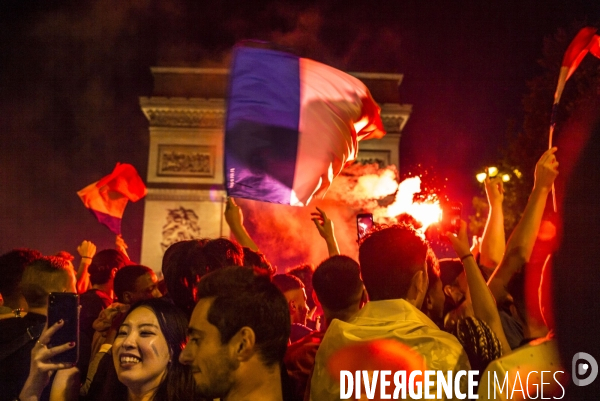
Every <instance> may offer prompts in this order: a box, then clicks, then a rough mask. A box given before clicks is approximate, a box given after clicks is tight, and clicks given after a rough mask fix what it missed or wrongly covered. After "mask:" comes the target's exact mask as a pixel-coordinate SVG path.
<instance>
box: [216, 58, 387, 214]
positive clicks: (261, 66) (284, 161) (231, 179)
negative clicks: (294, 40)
mask: <svg viewBox="0 0 600 401" xmlns="http://www.w3.org/2000/svg"><path fill="white" fill-rule="evenodd" d="M230 74H231V75H230V83H229V99H228V106H227V119H226V130H225V181H226V182H225V186H226V188H227V194H228V195H229V196H232V197H239V198H247V199H254V200H260V201H266V202H274V203H281V204H287V205H294V206H305V205H307V204H308V203H309V202H310V201H311V199H313V198H314V197H321V196H324V195H325V192H326V191H327V189H328V188H329V185H330V184H331V181H332V180H333V178H334V177H335V176H337V175H338V174H339V173H340V171H341V170H342V168H343V167H344V165H345V164H346V163H347V162H349V161H352V160H354V159H355V158H356V155H357V152H358V141H359V140H361V139H365V138H367V137H368V138H381V137H382V136H383V135H385V131H384V129H383V124H382V121H381V117H380V116H379V111H380V109H379V106H378V105H377V104H376V103H375V101H374V100H373V98H372V97H371V94H370V93H369V90H368V89H367V87H366V86H365V84H364V83H362V82H361V81H360V80H358V79H357V78H355V77H353V76H351V75H349V74H346V73H344V72H342V71H340V70H337V69H335V68H333V67H330V66H327V65H324V64H321V63H318V62H316V61H313V60H309V59H305V58H300V57H298V56H295V55H292V54H289V53H285V52H281V51H276V50H270V49H264V48H254V47H238V48H236V49H235V51H234V57H233V62H232V68H231V73H230Z"/></svg>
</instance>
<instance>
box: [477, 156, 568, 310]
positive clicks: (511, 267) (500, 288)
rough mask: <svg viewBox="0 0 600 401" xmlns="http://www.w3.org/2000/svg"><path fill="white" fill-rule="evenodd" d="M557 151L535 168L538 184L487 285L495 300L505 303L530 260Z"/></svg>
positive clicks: (550, 183) (556, 163) (551, 179)
mask: <svg viewBox="0 0 600 401" xmlns="http://www.w3.org/2000/svg"><path fill="white" fill-rule="evenodd" d="M555 153H556V148H555V147H554V148H552V149H549V150H547V151H546V152H544V154H543V155H542V157H541V158H540V160H539V161H538V162H537V164H536V166H535V183H534V185H533V190H532V191H531V195H529V201H528V202H527V206H525V211H524V212H523V216H522V217H521V220H520V221H519V223H518V224H517V226H516V227H515V229H514V231H513V232H512V234H511V236H510V238H509V239H508V242H507V244H506V252H505V253H504V257H503V258H502V262H500V266H498V268H497V269H496V271H495V272H494V274H492V277H490V280H489V282H488V286H489V287H490V289H491V290H492V294H494V297H495V298H496V301H498V302H503V301H504V300H505V299H506V297H507V295H508V291H507V290H506V287H507V286H508V283H509V281H510V279H511V278H512V276H513V275H514V274H515V273H516V272H517V271H518V270H519V269H521V268H522V267H523V266H524V265H525V264H526V263H527V262H528V261H529V258H530V257H531V252H532V251H533V245H534V244H535V241H536V238H537V234H538V231H539V228H540V224H541V221H542V216H543V214H544V209H545V207H546V199H547V198H548V194H549V193H550V192H551V190H552V184H553V183H554V180H555V179H556V176H557V175H558V161H557V160H556V156H555Z"/></svg>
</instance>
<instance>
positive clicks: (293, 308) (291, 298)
mask: <svg viewBox="0 0 600 401" xmlns="http://www.w3.org/2000/svg"><path fill="white" fill-rule="evenodd" d="M283 295H284V296H285V299H286V300H287V302H288V305H289V308H290V316H291V318H292V323H300V324H304V325H305V324H306V316H307V315H308V304H307V303H306V291H304V288H298V289H296V290H289V291H286V292H285V293H284V294H283Z"/></svg>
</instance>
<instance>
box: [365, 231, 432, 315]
mask: <svg viewBox="0 0 600 401" xmlns="http://www.w3.org/2000/svg"><path fill="white" fill-rule="evenodd" d="M428 257H430V258H435V256H434V255H433V252H432V251H431V248H430V247H429V244H428V242H427V241H426V240H425V239H424V238H423V237H422V236H421V235H419V234H418V233H417V232H416V231H415V229H414V228H412V226H409V225H392V226H380V227H377V228H375V229H374V230H373V231H371V232H370V233H369V234H368V235H367V237H365V239H364V240H363V241H362V243H361V245H360V248H359V263H360V267H361V272H362V278H363V282H364V283H365V288H366V289H367V292H368V294H369V299H370V300H371V301H381V300H389V299H399V298H404V299H406V297H407V296H408V293H409V289H410V288H411V286H412V285H413V277H415V275H416V274H417V273H419V272H423V273H422V274H423V275H424V280H425V282H424V284H427V282H426V280H427V274H426V271H425V268H426V264H425V262H426V259H427V258H428ZM426 288H427V285H425V289H424V290H423V292H425V291H426ZM423 296H424V294H423ZM417 303H418V305H416V306H417V307H420V306H421V303H422V299H420V302H417Z"/></svg>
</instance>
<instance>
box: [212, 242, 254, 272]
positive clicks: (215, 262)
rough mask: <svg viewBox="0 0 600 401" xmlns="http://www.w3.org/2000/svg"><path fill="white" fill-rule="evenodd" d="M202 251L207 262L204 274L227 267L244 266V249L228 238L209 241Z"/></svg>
mask: <svg viewBox="0 0 600 401" xmlns="http://www.w3.org/2000/svg"><path fill="white" fill-rule="evenodd" d="M202 251H203V253H204V257H205V261H206V266H205V272H204V273H209V272H211V271H214V270H217V269H220V268H222V267H226V266H243V265H244V251H243V250H242V247H241V246H240V245H239V244H237V243H235V242H233V241H230V240H228V239H227V238H215V239H211V240H209V241H207V242H206V243H205V244H204V246H203V248H202Z"/></svg>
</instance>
